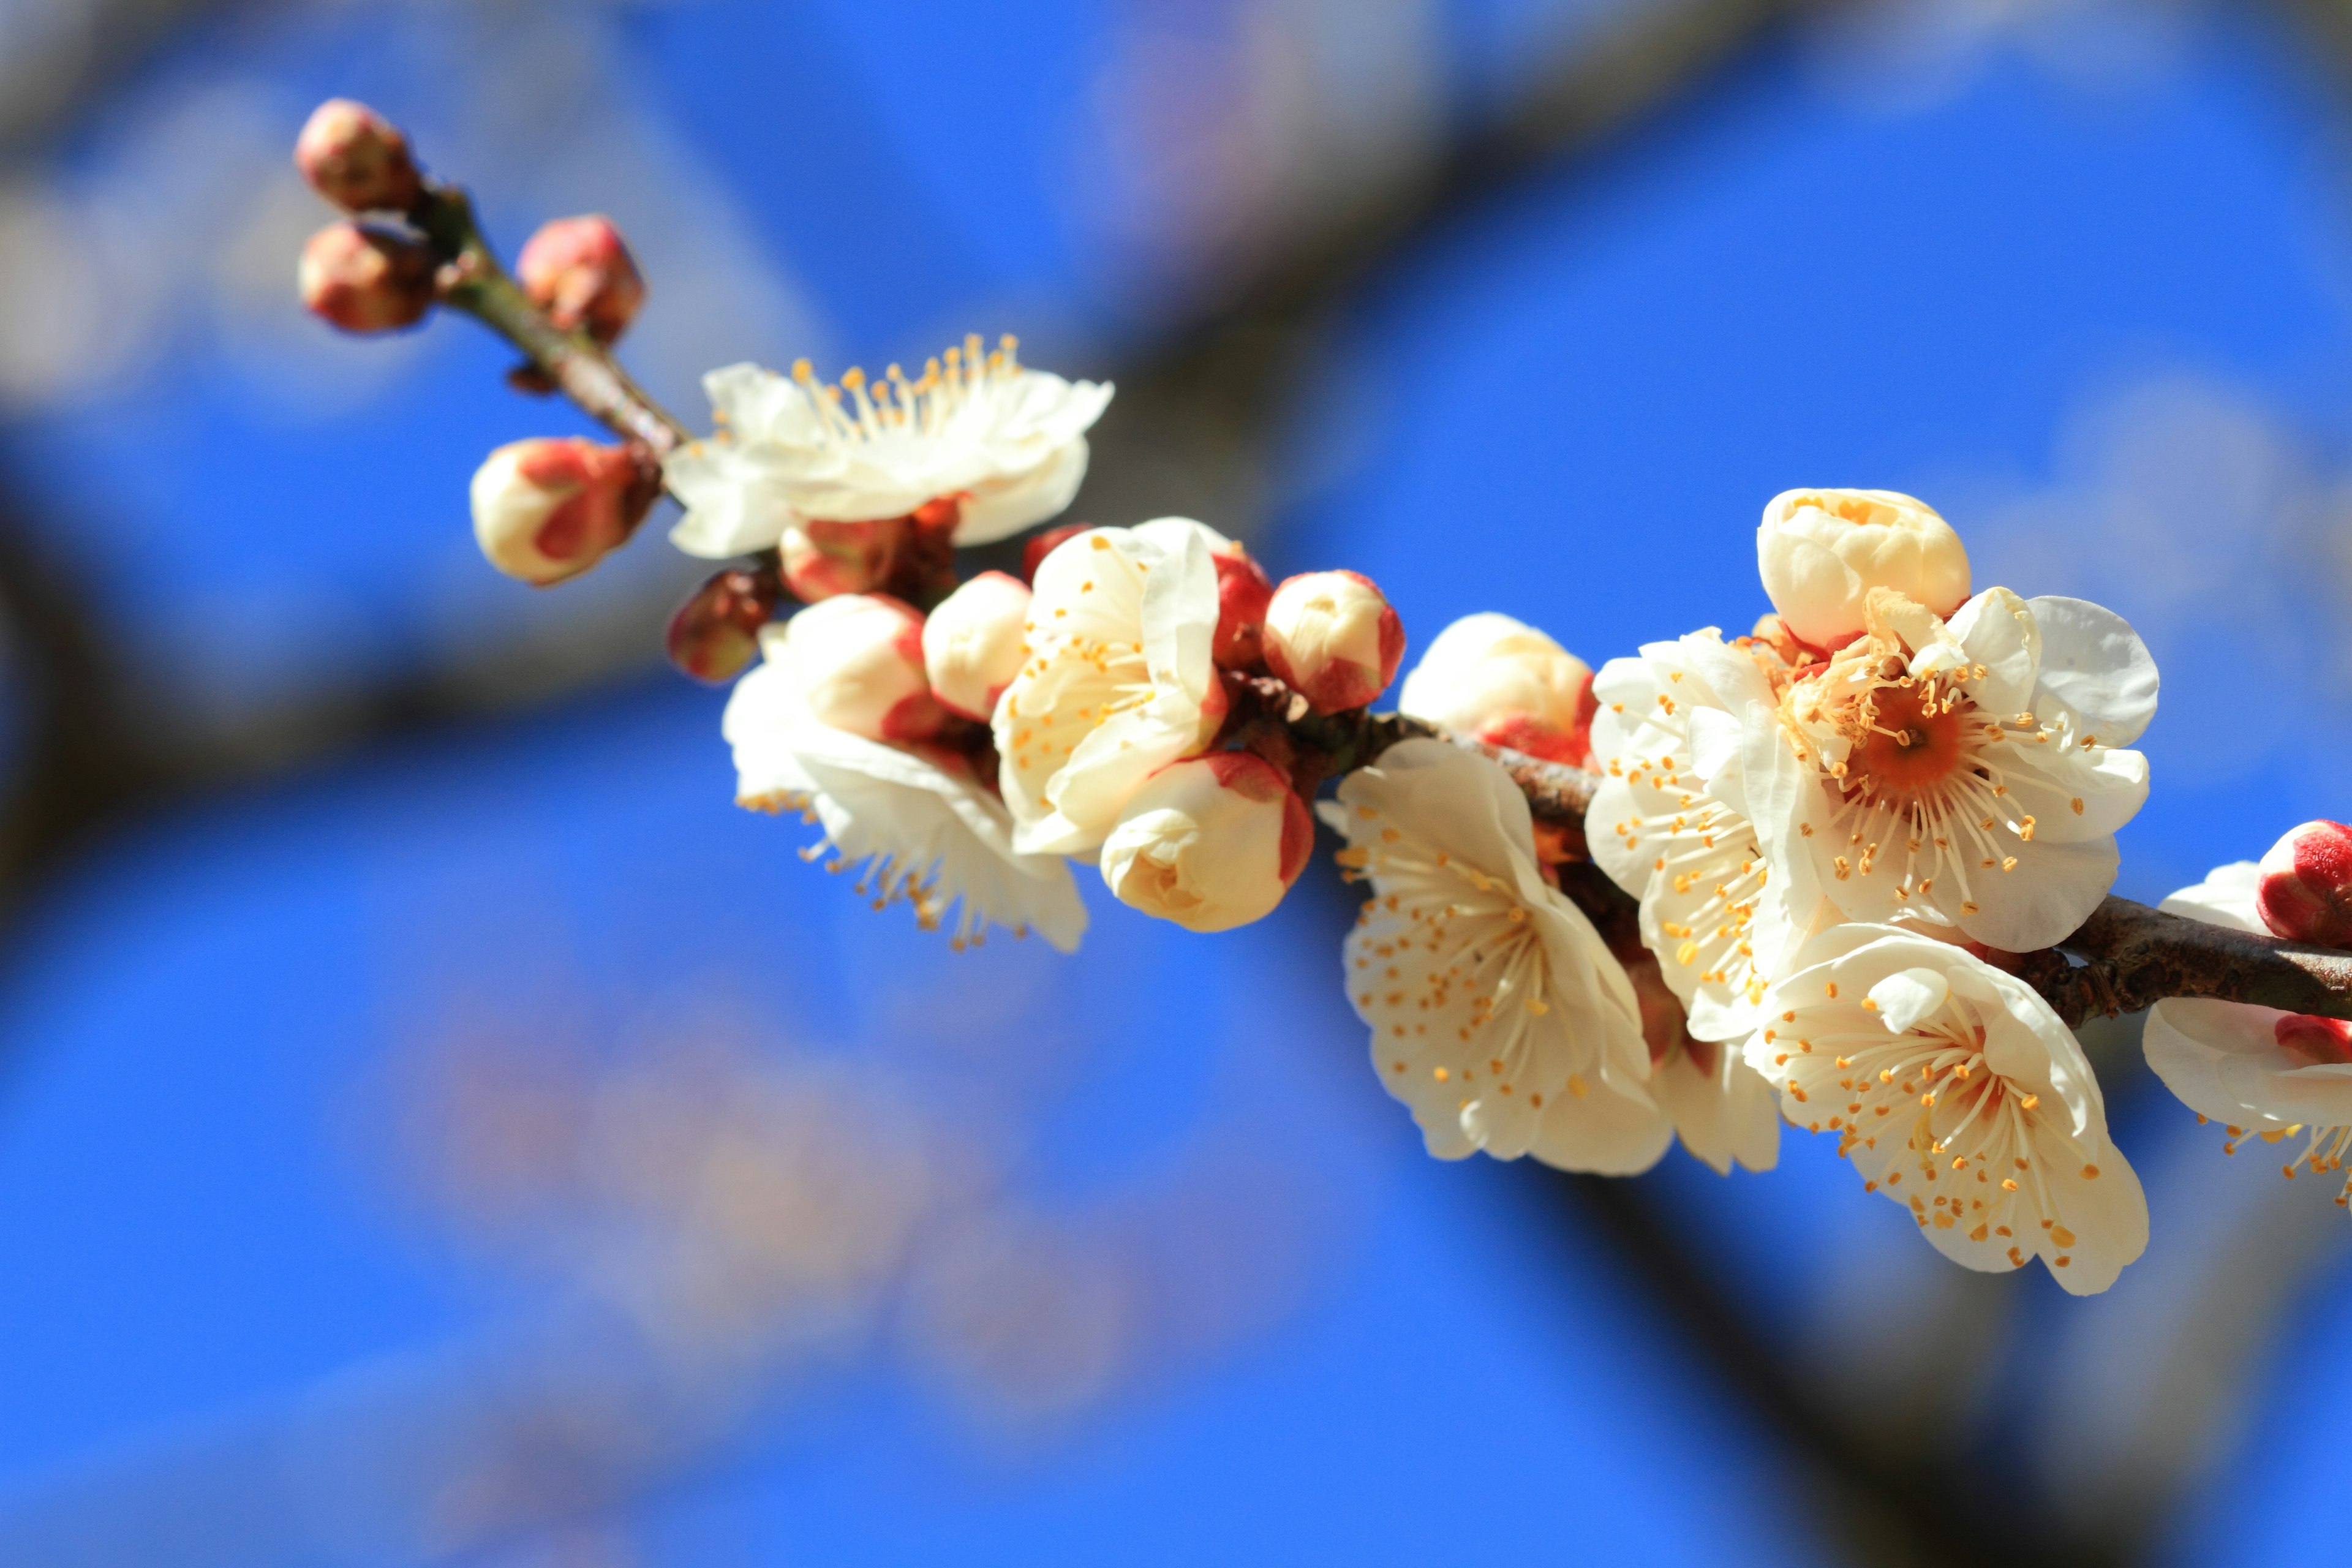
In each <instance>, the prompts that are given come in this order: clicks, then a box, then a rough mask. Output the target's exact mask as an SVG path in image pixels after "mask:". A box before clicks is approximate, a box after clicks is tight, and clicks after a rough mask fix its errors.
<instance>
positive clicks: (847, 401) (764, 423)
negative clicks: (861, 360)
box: [663, 336, 1111, 558]
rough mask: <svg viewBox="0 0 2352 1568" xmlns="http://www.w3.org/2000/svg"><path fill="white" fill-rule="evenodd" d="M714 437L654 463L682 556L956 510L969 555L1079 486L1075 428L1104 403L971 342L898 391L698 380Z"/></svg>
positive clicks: (734, 368) (851, 384)
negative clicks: (805, 530) (671, 497)
mask: <svg viewBox="0 0 2352 1568" xmlns="http://www.w3.org/2000/svg"><path fill="white" fill-rule="evenodd" d="M703 389H704V391H705V392H706V393H708V394H709V397H710V402H711V406H712V408H713V409H714V411H715V413H714V417H715V418H716V419H717V421H718V423H719V426H720V429H719V434H718V435H717V436H715V437H712V438H711V439H709V440H708V441H698V442H694V443H691V444H690V445H688V446H686V447H681V448H679V449H678V450H677V452H674V453H672V454H671V455H670V456H669V458H667V460H666V461H665V462H664V464H663V473H664V477H665V479H667V482H668V485H669V489H670V490H671V492H672V493H673V494H675V495H676V496H677V498H678V500H680V501H682V502H683V503H684V504H685V506H686V509H687V510H686V516H685V517H684V518H683V519H681V520H680V521H679V522H678V524H677V527H676V528H675V529H673V530H672V531H671V533H670V540H671V542H673V543H675V544H676V545H677V547H678V548H679V549H680V550H683V551H685V552H687V553H688V554H689V555H701V556H709V557H713V558H718V557H725V556H730V555H741V554H746V553H749V552H753V551H758V550H765V549H768V548H770V547H772V546H774V545H777V544H779V543H781V542H784V539H785V535H786V534H787V533H788V532H792V531H796V530H798V529H800V528H801V527H802V525H803V524H805V523H808V522H814V521H827V522H859V521H872V520H876V519H882V518H896V517H906V516H909V515H911V514H913V513H914V512H915V511H916V510H917V509H918V508H920V507H922V506H925V505H926V504H928V503H930V502H934V501H945V500H954V501H955V502H957V503H958V507H957V512H956V519H957V521H956V526H955V533H954V539H955V542H956V543H958V544H984V543H987V542H989V541H991V540H996V539H1003V538H1005V537H1006V536H1008V535H1010V534H1013V533H1017V532H1019V531H1021V530H1023V529H1024V528H1027V527H1029V526H1030V525H1031V524H1033V523H1038V522H1043V521H1045V520H1046V519H1047V518H1049V517H1052V516H1054V515H1055V513H1056V512H1059V511H1060V510H1063V509H1064V508H1065V507H1066V506H1068V505H1069V504H1070V500H1071V498H1072V497H1073V496H1075V495H1076V494H1077V490H1078V483H1079V481H1080V480H1082V479H1085V478H1086V472H1087V437H1086V433H1087V429H1088V428H1089V427H1090V426H1092V425H1093V424H1094V422H1095V421H1096V419H1097V418H1098V417H1100V416H1101V414H1102V411H1103V408H1104V406H1105V405H1108V403H1109V402H1110V397H1111V388H1110V387H1108V386H1105V385H1097V384H1095V383H1093V382H1088V381H1081V382H1068V381H1065V380H1063V379H1062V378H1061V377H1060V376H1057V375H1052V374H1047V373H1046V372H1044V371H1038V370H1031V369H1028V368H1027V367H1025V366H1024V365H1023V364H1022V363H1020V361H1019V359H1018V357H1017V356H1016V355H1015V353H1014V347H1013V340H1012V339H1010V338H1006V339H1005V340H1003V346H1002V347H1000V348H998V349H996V350H994V351H992V352H983V351H982V345H981V341H980V339H979V338H978V337H977V336H973V337H970V338H967V339H965V340H964V346H963V347H962V348H961V350H958V349H952V348H951V349H950V350H948V351H947V353H945V354H943V355H942V356H941V357H940V359H936V360H933V361H931V362H930V363H929V364H927V365H926V366H925V367H924V369H923V374H922V375H921V377H920V378H919V379H918V380H916V381H913V382H908V380H907V379H906V378H905V377H904V376H903V375H901V374H899V372H898V367H897V366H895V365H894V366H892V367H891V368H890V371H889V372H888V374H887V375H885V376H884V377H883V378H882V379H880V380H878V381H876V382H874V383H871V384H868V383H867V381H866V378H865V376H864V375H863V374H860V373H858V372H856V371H852V372H850V373H849V374H846V375H845V376H843V377H842V381H841V384H840V385H839V386H830V385H820V384H818V383H817V381H816V378H815V376H814V374H812V373H811V371H810V368H809V365H808V362H807V361H805V360H803V361H802V362H800V363H798V364H795V365H794V366H793V374H792V375H791V376H790V377H786V376H782V375H779V374H776V373H775V372H773V371H771V370H763V369H761V367H760V366H758V365H753V364H736V365H730V366H728V367H726V368H725V369H723V370H716V371H713V372H711V373H710V374H709V375H707V376H705V377H704V378H703Z"/></svg>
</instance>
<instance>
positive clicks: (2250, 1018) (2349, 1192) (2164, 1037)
mask: <svg viewBox="0 0 2352 1568" xmlns="http://www.w3.org/2000/svg"><path fill="white" fill-rule="evenodd" d="M2309 826H2333V825H2330V824H2307V825H2306V827H2309ZM2304 832H2305V828H2298V829H2296V830H2295V831H2294V833H2290V834H2288V835H2287V836H2286V837H2284V838H2282V839H2281V840H2280V841H2279V846H2280V847H2282V848H2284V849H2286V850H2287V851H2288V854H2289V856H2290V857H2291V856H2292V854H2293V850H2294V839H2295V838H2296V837H2297V836H2298V835H2299V834H2303V833H2304ZM2275 854H2276V851H2275V850H2274V851H2273V855H2275ZM2272 862H2273V857H2272V856H2265V857H2264V858H2263V865H2262V866H2259V867H2258V866H2256V865H2255V864H2254V863H2253V862H2252V861H2249V860H2241V861H2239V862H2237V863H2236V864H2234V865H2230V866H2221V867H2217V868H2215V869H2214V870H2213V872H2212V873H2211V875H2210V876H2208V877H2207V878H2206V879H2205V880H2203V881H2202V882H2200V883H2198V884H2197V885H2196V886H2195V887H2190V888H2183V889H2180V891H2179V892H2177V893H2175V894H2173V895H2172V897H2170V898H2168V899H2167V900H2164V903H2163V904H2162V906H2161V907H2162V909H2163V910H2165V912H2166V913H2168V914H2176V915H2185V916H2187V917H2189V918H2190V919H2192V920H2201V921H2211V922H2212V923H2214V924H2216V925H2222V926H2228V927H2230V928H2231V929H2232V930H2235V931H2253V932H2255V933H2257V934H2263V935H2268V934H2273V933H2274V934H2277V935H2281V936H2286V935H2288V934H2290V933H2288V932H2287V931H2277V930H2276V925H2275V924H2273V923H2266V921H2265V916H2266V914H2267V912H2268V910H2269V907H2270V906H2269V905H2268V903H2267V902H2258V900H2259V898H2260V895H2261V894H2262V893H2263V892H2264V891H2265V884H2266V883H2267V882H2268V880H2269V875H2268V871H2267V868H2269V867H2270V866H2271V865H2272ZM2298 912H2299V911H2298ZM2140 1041H2141V1048H2142V1049H2143V1050H2144V1051H2145V1052H2146V1053H2147V1065H2148V1066H2149V1067H2150V1068H2153V1069H2154V1070H2155V1072H2156V1076H2157V1077H2158V1078H2160V1079H2163V1080H2164V1087H2165V1088H2167V1089H2170V1090H2171V1091H2172V1092H2173V1095H2174V1097H2175V1098H2177V1099H2178V1100H2180V1102H2181V1103H2182V1104H2184V1105H2186V1106H2188V1107H2189V1110H2194V1111H2195V1112H2197V1114H2198V1115H2199V1116H2200V1118H2207V1119H2210V1120H2212V1121H2219V1122H2221V1124H2222V1126H2223V1127H2224V1128H2225V1129H2226V1130H2227V1131H2228V1133H2229V1136H2230V1142H2228V1143H2226V1144H2224V1145H2223V1149H2224V1151H2225V1152H2229V1153H2232V1154H2234V1153H2236V1152H2238V1149H2239V1148H2240V1146H2241V1145H2242V1142H2243V1141H2244V1140H2245V1139H2246V1138H2248V1137H2250V1136H2252V1137H2258V1138H2260V1139H2262V1140H2263V1142H2265V1143H2278V1142H2283V1141H2284V1140H2286V1139H2291V1138H2300V1139H2302V1145H2301V1147H2300V1148H2291V1150H2290V1152H2291V1153H2292V1155H2293V1157H2292V1158H2291V1159H2289V1160H2287V1161H2286V1162H2285V1163H2284V1165H2283V1166H2282V1167H2281V1168H2282V1169H2283V1170H2284V1172H2285V1173H2286V1174H2287V1176H2288V1177H2289V1178H2293V1177H2294V1173H2295V1170H2296V1168H2297V1167H2298V1166H2301V1167H2305V1168H2306V1169H2308V1170H2310V1171H2312V1172H2313V1173H2316V1174H2322V1175H2326V1174H2333V1173H2336V1172H2339V1171H2341V1170H2343V1169H2344V1163H2345V1157H2346V1155H2347V1153H2352V1025H2347V1024H2346V1023H2345V1022H2344V1021H2343V1020H2342V1019H2340V1018H2315V1017H2310V1016H2305V1015H2302V1014H2298V1013H2282V1012H2279V1011H2278V1010H2277V1009H2275V1008H2271V1007H2257V1006H2254V1005H2252V1004H2250V1003H2242V1002H2222V1001H2217V1000H2214V999H2212V998H2210V997H2201V996H2200V997H2189V996H2176V997H2170V998H2168V999H2167V1000H2165V1001H2162V1002H2158V1004H2157V1005H2155V1006H2154V1007H2152V1008H2150V1009H2148V1015H2147V1028H2146V1030H2145V1031H2144V1032H2143V1033H2142V1035H2141V1037H2140ZM2336 1204H2337V1205H2338V1206H2341V1207H2352V1178H2347V1181H2346V1183H2345V1186H2344V1188H2343V1190H2342V1191H2340V1192H2338V1193H2337V1194H2336Z"/></svg>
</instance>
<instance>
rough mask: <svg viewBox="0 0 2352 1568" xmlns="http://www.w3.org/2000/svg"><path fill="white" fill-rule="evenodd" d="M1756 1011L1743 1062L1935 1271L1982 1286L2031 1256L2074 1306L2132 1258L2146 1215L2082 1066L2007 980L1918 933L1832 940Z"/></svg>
mask: <svg viewBox="0 0 2352 1568" xmlns="http://www.w3.org/2000/svg"><path fill="white" fill-rule="evenodd" d="M1765 1006H1766V1008H1767V1009H1768V1011H1769V1015H1770V1019H1769V1024H1768V1026H1766V1027H1765V1028H1763V1029H1761V1030H1759V1032H1758V1033H1757V1034H1756V1035H1755V1036H1754V1037H1751V1038H1750V1039H1749V1040H1748V1047H1747V1051H1748V1064H1749V1065H1750V1066H1752V1067H1754V1068H1756V1070H1757V1071H1759V1072H1760V1073H1762V1074H1764V1076H1765V1077H1766V1078H1768V1079H1771V1080H1772V1081H1773V1082H1774V1083H1775V1084H1777V1085H1778V1086H1779V1087H1780V1090H1781V1094H1782V1097H1783V1098H1782V1105H1781V1109H1782V1110H1783V1111H1784V1112H1785V1114H1786V1115H1787V1116H1788V1118H1789V1120H1790V1121H1793V1122H1795V1123H1797V1124H1798V1125H1799V1126H1801V1127H1808V1128H1810V1129H1811V1130H1812V1131H1816V1132H1821V1131H1831V1132H1835V1133H1836V1134H1838V1139H1839V1142H1838V1152H1839V1153H1841V1154H1843V1155H1844V1156H1845V1157H1846V1158H1847V1159H1849V1160H1852V1161H1853V1163H1854V1165H1855V1166H1856V1168H1857V1169H1859V1170H1861V1171H1862V1172H1864V1174H1865V1175H1866V1176H1867V1177H1868V1180H1867V1181H1865V1182H1864V1187H1865V1188H1866V1189H1867V1190H1869V1191H1871V1192H1876V1193H1884V1194H1885V1195H1886V1196H1887V1197H1888V1198H1891V1199H1892V1200H1894V1201H1895V1202H1896V1203H1898V1204H1903V1205H1906V1206H1908V1207H1909V1209H1910V1210H1911V1215H1912V1217H1913V1218H1914V1219H1915V1220H1916V1221H1917V1222H1918V1225H1919V1228H1920V1229H1921V1230H1922V1231H1924V1232H1925V1233H1926V1234H1927V1239H1928V1241H1929V1242H1931V1243H1932V1244H1934V1246H1935V1248H1936V1250H1937V1251H1938V1252H1940V1253H1942V1254H1943V1255H1944V1256H1945V1257H1947V1258H1951V1259H1953V1260H1954V1261H1955V1262H1958V1263H1963V1264H1966V1265H1967V1266H1968V1267H1969V1268H1977V1269H1983V1270H1987V1271H1990V1272H2000V1271H2004V1270H2007V1269H2011V1268H2021V1267H2023V1265H2024V1263H2025V1260H2026V1258H2028V1257H2039V1258H2042V1261H2043V1262H2044V1263H2045V1264H2047V1265H2048V1266H2049V1268H2050V1272H2051V1275H2052V1277H2053V1278H2054V1279H2056V1280H2057V1281H2058V1283H2059V1284H2060V1285H2061V1286H2063V1287H2064V1288H2065V1289H2067V1290H2068V1291H2070V1292H2072V1293H2073V1294H2074V1295H2077V1296H2087V1295H2090V1294H2093V1293H2095V1292H2096V1291H2100V1290H2104V1289H2106V1288H2107V1287H2108V1286H2110V1285H2112V1284H2114V1283H2115V1282H2116V1276H2117V1275H2118V1274H2119V1273H2121V1272H2122V1270H2123V1268H2124V1266H2125V1265H2126V1264H2127V1263H2129V1262H2131V1261H2132V1260H2133V1259H2134V1258H2137V1257H2138V1256H2139V1255H2140V1253H2141V1251H2142V1250H2143V1249H2145V1248H2146V1247H2147V1198H2146V1197H2145V1196H2144V1195H2143V1194H2142V1193H2141V1191H2140V1185H2139V1178H2138V1176H2137V1175H2136V1174H2135V1173H2133V1171H2132V1168H2131V1166H2130V1165H2129V1164H2128V1163H2126V1161H2125V1159H2124V1157H2123V1155H2122V1154H2121V1153H2120V1152H2117V1150H2116V1147H2115V1145H2114V1143H2112V1142H2109V1140H2108V1137H2107V1115H2106V1107H2105V1101H2104V1100H2102V1099H2101V1098H2100V1095H2099V1082H2098V1079H2096V1078H2095V1077H2094V1076H2093V1074H2092V1072H2091V1064H2090V1063H2089V1062H2088V1061H2087V1060H2085V1059H2084V1056H2083V1048H2082V1047H2081V1046H2080V1045H2079V1044H2077V1043H2076V1041H2075V1039H2074V1035H2073V1034H2072V1033H2071V1032H2070V1031H2069V1030H2068V1029H2067V1027H2066V1026H2065V1025H2064V1024H2063V1023H2061V1022H2059V1019H2058V1016H2057V1014H2055V1013H2053V1012H2052V1011H2051V1010H2050V1005H2049V1004H2048V1003H2046V1002H2044V1001H2043V1000H2042V997H2041V995H2040V994H2038V993H2037V992H2035V991H2034V990H2033V988H2032V987H2031V986H2029V985H2027V984H2025V983H2024V982H2023V981H2021V980H2020V979H2018V978H2017V977H2016V976H2015V975H2012V974H2008V973H2003V972H2002V971H2000V970H1998V969H1995V968H1994V967H1993V966H1992V965H1990V964H1989V963H1985V962H1984V961H1983V960H1982V959H1979V958H1978V957H1976V956H1974V955H1973V954H1971V953H1969V952H1967V951H1966V950H1965V949H1962V948H1960V947H1958V946H1956V945H1954V944H1952V943H1950V942H1940V941H1937V939H1936V938H1934V937H1931V936H1927V935H1925V934H1922V933H1920V932H1917V931H1905V930H1902V929H1900V928H1897V927H1894V926H1882V925H1841V926H1833V927H1832V928H1831V929H1830V930H1828V931H1823V932H1822V933H1821V934H1820V935H1818V936H1816V937H1815V938H1813V940H1812V941H1811V942H1808V943H1806V945H1805V948H1804V950H1803V951H1802V952H1801V953H1799V955H1798V958H1797V962H1796V966H1795V967H1794V968H1793V969H1792V970H1791V971H1790V973H1789V974H1787V975H1786V976H1785V977H1783V978H1782V979H1780V980H1779V981H1778V982H1776V983H1775V984H1773V986H1772V988H1771V989H1770V990H1769V992H1768V993H1766V996H1765Z"/></svg>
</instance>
